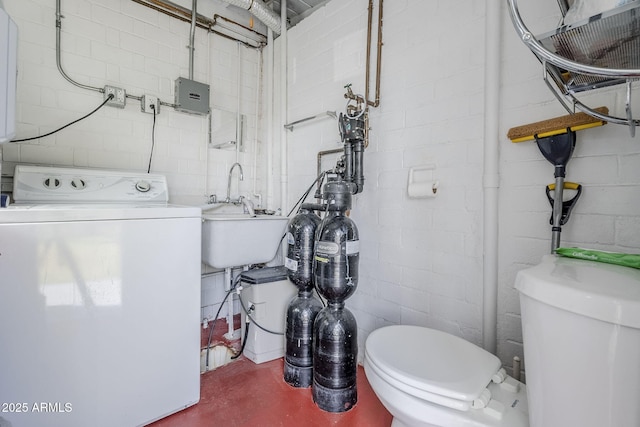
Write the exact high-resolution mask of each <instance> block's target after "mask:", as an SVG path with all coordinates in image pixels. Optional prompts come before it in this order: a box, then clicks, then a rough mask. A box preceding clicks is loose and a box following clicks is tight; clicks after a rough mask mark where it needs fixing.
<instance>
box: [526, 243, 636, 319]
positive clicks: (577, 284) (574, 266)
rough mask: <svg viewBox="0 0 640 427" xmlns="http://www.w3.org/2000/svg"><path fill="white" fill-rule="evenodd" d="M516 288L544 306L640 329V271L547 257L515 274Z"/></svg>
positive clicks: (592, 262)
mask: <svg viewBox="0 0 640 427" xmlns="http://www.w3.org/2000/svg"><path fill="white" fill-rule="evenodd" d="M515 287H516V289H518V291H520V292H521V293H522V294H524V295H526V296H528V297H530V298H533V299H535V300H538V301H541V302H543V303H545V304H548V305H551V306H554V307H557V308H560V309H563V310H567V311H570V312H572V313H577V314H581V315H583V316H587V317H591V318H593V319H598V320H602V321H605V322H609V323H614V324H617V325H623V326H629V327H632V328H640V270H637V269H634V268H630V267H622V266H618V265H612V264H603V263H600V262H595V261H587V260H581V259H574V258H566V257H560V256H557V255H546V256H545V257H544V258H543V259H542V262H541V263H540V264H538V265H536V266H535V267H531V268H527V269H524V270H521V271H519V272H518V274H517V275H516V284H515Z"/></svg>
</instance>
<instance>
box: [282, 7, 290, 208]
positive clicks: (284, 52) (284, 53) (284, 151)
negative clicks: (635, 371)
mask: <svg viewBox="0 0 640 427" xmlns="http://www.w3.org/2000/svg"><path fill="white" fill-rule="evenodd" d="M280 18H281V20H282V32H281V33H280V111H281V112H280V120H281V121H282V123H281V125H280V135H281V136H280V146H281V150H282V151H281V152H280V155H281V160H280V206H281V207H282V214H283V215H286V214H287V206H288V200H287V199H288V187H287V183H288V180H289V164H288V155H289V153H288V151H289V146H288V143H287V130H286V129H285V128H284V125H285V124H286V123H287V106H288V104H287V0H280Z"/></svg>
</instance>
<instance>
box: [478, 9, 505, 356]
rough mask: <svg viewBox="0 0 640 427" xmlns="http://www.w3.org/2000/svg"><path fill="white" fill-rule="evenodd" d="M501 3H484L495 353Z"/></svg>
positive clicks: (488, 301) (486, 273)
mask: <svg viewBox="0 0 640 427" xmlns="http://www.w3.org/2000/svg"><path fill="white" fill-rule="evenodd" d="M501 5H502V2H498V1H493V0H489V1H487V2H485V14H486V18H485V46H486V48H485V49H486V50H485V101H484V102H485V104H484V107H485V124H484V164H483V189H484V198H483V200H484V202H483V203H484V206H483V213H484V217H483V221H484V226H483V231H484V232H483V238H484V240H483V244H484V260H483V283H482V284H483V320H482V340H483V347H484V349H485V350H487V351H489V352H491V353H494V354H495V353H496V350H497V346H496V332H497V323H498V314H497V313H498V189H499V187H500V175H499V163H498V160H499V151H498V142H499V137H498V127H499V115H500V31H501V27H502V20H501Z"/></svg>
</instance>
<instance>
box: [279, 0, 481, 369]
mask: <svg viewBox="0 0 640 427" xmlns="http://www.w3.org/2000/svg"><path fill="white" fill-rule="evenodd" d="M374 3H377V2H374ZM367 4H368V2H367V1H365V0H359V1H350V2H341V1H332V2H330V3H328V4H327V6H326V7H324V8H322V9H321V10H319V11H317V12H316V13H314V14H313V15H312V16H311V17H309V18H307V19H305V20H304V21H303V22H302V23H300V24H298V25H297V26H296V27H294V28H293V29H292V30H291V31H290V33H289V59H290V64H289V66H290V68H289V76H290V81H289V87H288V93H289V114H290V115H291V117H290V119H291V120H292V121H293V120H297V119H300V118H303V117H306V116H310V115H314V114H317V113H319V112H322V111H326V110H332V111H333V110H337V111H338V112H341V111H344V106H345V99H344V98H343V94H344V92H345V90H344V88H343V87H344V86H345V85H346V84H349V83H351V84H352V88H353V90H354V92H356V93H360V94H362V93H364V84H365V82H364V76H365V55H366V52H365V42H366V33H367ZM374 16H377V10H376V11H374ZM483 16H484V3H483V2H477V1H462V2H450V1H429V2H425V1H393V2H385V8H384V30H383V31H384V47H383V54H382V56H383V60H382V81H381V104H380V107H379V108H374V109H372V110H371V120H370V122H371V128H372V130H371V141H370V145H369V147H368V148H367V149H366V151H365V179H366V181H365V188H364V192H363V193H361V194H359V195H357V196H355V198H354V199H355V200H354V205H353V210H352V211H351V216H352V218H353V219H354V220H355V221H356V224H357V226H358V229H359V231H360V242H361V245H360V247H361V252H360V280H359V284H358V289H357V291H356V293H355V294H354V295H353V296H352V297H351V298H350V299H349V300H347V302H346V305H347V308H349V309H350V310H352V312H353V313H354V314H355V315H356V318H357V321H358V327H359V331H358V332H359V337H358V338H359V344H360V357H362V356H363V351H362V350H363V349H364V340H365V339H366V336H367V335H368V334H369V333H370V332H371V331H372V330H374V329H376V328H379V327H381V326H384V325H387V324H396V323H402V324H416V325H425V326H430V327H434V328H438V329H442V330H445V331H447V332H451V333H453V334H455V335H459V336H462V337H464V338H467V339H468V340H470V341H472V342H474V343H476V344H481V342H482V326H481V325H482V309H481V307H482V283H481V277H482V135H483V111H482V106H483V90H484V89H483V79H484V74H483V52H484V47H483V45H482V40H483V38H484V20H483ZM374 46H375V28H374ZM309 52H314V54H313V55H310V54H309ZM373 55H374V56H375V50H374V53H373ZM374 69H375V66H374ZM372 76H373V73H372ZM371 87H372V89H373V88H374V85H373V80H372V86H371ZM373 95H374V94H373V90H372V96H373ZM337 141H339V135H338V134H337V127H336V123H335V121H333V120H326V121H320V122H316V123H312V124H309V125H307V126H300V127H299V130H298V128H297V129H295V130H294V131H293V132H292V133H291V134H290V136H289V150H290V151H289V156H290V157H289V159H290V166H289V168H290V177H291V184H290V187H289V188H290V195H289V202H290V203H293V202H295V200H297V197H298V195H299V194H301V193H302V192H303V191H304V189H305V188H306V187H307V186H308V185H309V184H310V183H311V182H313V179H314V178H315V155H316V153H317V152H318V151H321V150H327V149H331V148H336V147H339V146H340V144H338V143H337ZM335 158H336V157H335V156H334V157H333V158H331V160H329V158H327V161H326V164H325V165H323V167H325V168H329V167H332V166H333V164H335ZM428 163H435V164H436V165H437V169H436V171H435V174H436V175H437V178H438V179H439V181H440V190H439V192H438V196H437V197H436V198H435V199H419V200H414V199H409V197H408V196H407V180H408V174H409V169H410V168H411V167H417V166H421V165H424V164H428Z"/></svg>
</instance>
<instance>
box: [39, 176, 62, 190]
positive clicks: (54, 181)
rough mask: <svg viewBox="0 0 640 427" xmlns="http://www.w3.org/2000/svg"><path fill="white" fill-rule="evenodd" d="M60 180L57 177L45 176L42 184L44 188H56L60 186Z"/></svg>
mask: <svg viewBox="0 0 640 427" xmlns="http://www.w3.org/2000/svg"><path fill="white" fill-rule="evenodd" d="M60 184H61V183H60V180H59V179H58V178H46V179H45V180H44V182H43V185H44V187H45V188H48V189H49V190H55V189H56V188H58V187H60Z"/></svg>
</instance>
